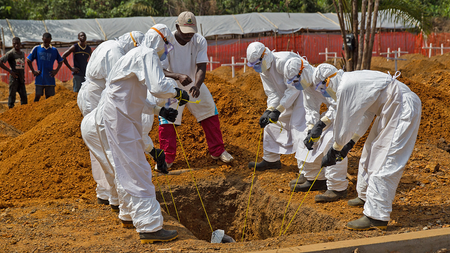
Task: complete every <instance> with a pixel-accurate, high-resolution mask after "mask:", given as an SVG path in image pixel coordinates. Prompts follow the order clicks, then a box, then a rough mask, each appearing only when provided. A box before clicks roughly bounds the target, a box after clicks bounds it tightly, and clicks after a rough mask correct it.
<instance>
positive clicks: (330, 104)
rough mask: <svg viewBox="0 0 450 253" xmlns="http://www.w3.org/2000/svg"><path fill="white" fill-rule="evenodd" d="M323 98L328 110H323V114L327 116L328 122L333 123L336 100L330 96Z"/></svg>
mask: <svg viewBox="0 0 450 253" xmlns="http://www.w3.org/2000/svg"><path fill="white" fill-rule="evenodd" d="M325 100H326V101H327V103H325V104H326V105H327V107H328V110H327V111H326V112H325V115H324V116H325V117H327V118H328V120H329V121H330V123H333V122H334V118H335V116H336V105H337V104H336V101H334V99H332V98H325ZM327 125H328V124H327Z"/></svg>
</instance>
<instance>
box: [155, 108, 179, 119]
mask: <svg viewBox="0 0 450 253" xmlns="http://www.w3.org/2000/svg"><path fill="white" fill-rule="evenodd" d="M159 116H161V117H163V118H165V119H166V120H168V121H170V122H174V121H175V119H176V118H177V116H178V111H177V110H175V109H173V108H165V107H162V108H161V110H160V111H159Z"/></svg>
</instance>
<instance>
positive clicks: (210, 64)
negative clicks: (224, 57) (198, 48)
mask: <svg viewBox="0 0 450 253" xmlns="http://www.w3.org/2000/svg"><path fill="white" fill-rule="evenodd" d="M209 71H212V56H210V57H209Z"/></svg>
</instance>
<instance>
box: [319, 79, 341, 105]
mask: <svg viewBox="0 0 450 253" xmlns="http://www.w3.org/2000/svg"><path fill="white" fill-rule="evenodd" d="M316 91H318V92H320V93H322V95H323V96H324V97H329V98H332V99H334V101H337V98H336V92H334V90H333V89H331V87H327V82H326V81H322V82H320V83H318V84H316Z"/></svg>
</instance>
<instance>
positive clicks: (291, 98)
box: [280, 85, 300, 108]
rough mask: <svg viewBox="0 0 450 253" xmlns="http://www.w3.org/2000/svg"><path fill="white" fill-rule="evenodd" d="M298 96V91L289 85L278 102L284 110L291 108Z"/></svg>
mask: <svg viewBox="0 0 450 253" xmlns="http://www.w3.org/2000/svg"><path fill="white" fill-rule="evenodd" d="M299 95H300V91H299V90H297V89H296V88H295V87H294V86H292V85H289V86H288V88H287V89H286V90H285V91H284V95H283V97H282V98H281V100H280V105H282V106H283V107H284V108H289V107H291V106H292V105H293V104H294V102H295V100H296V99H297V98H298V96H299Z"/></svg>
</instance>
